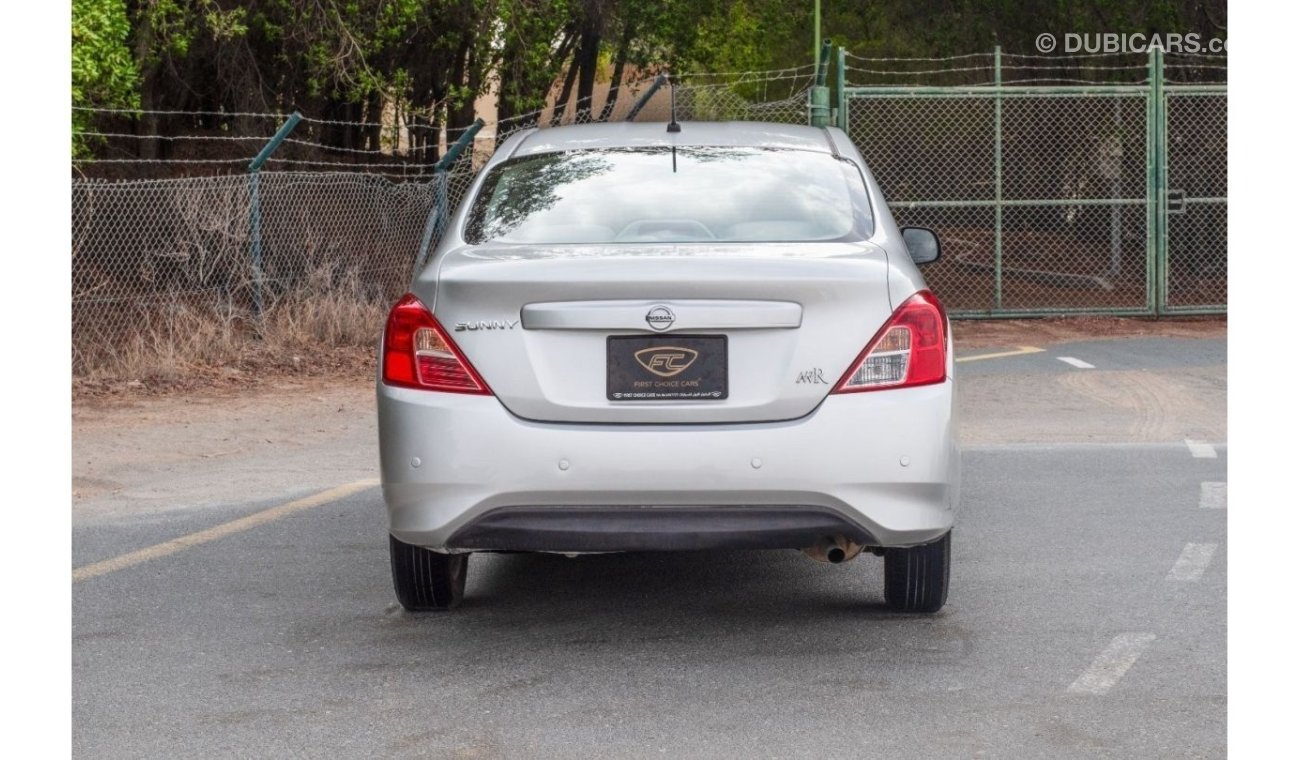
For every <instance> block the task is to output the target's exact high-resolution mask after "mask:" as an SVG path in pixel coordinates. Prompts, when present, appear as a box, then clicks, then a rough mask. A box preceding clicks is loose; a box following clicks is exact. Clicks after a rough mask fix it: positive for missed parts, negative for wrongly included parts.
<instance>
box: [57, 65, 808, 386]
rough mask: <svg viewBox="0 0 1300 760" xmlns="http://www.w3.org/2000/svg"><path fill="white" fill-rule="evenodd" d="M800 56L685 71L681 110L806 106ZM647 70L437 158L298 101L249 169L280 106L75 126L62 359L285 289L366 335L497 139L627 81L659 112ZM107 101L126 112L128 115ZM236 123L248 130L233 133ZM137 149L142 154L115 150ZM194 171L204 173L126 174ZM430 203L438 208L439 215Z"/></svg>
mask: <svg viewBox="0 0 1300 760" xmlns="http://www.w3.org/2000/svg"><path fill="white" fill-rule="evenodd" d="M811 71H812V67H811V66H808V67H804V68H803V69H792V70H787V71H780V72H763V73H759V74H749V75H740V76H718V75H697V76H695V77H683V78H682V79H683V81H682V82H680V83H679V84H678V85H677V86H676V96H677V116H678V118H679V119H681V120H706V119H707V120H721V119H747V120H758V121H781V122H787V123H806V121H807V87H808V84H809V82H810V81H811ZM649 85H650V82H642V83H638V84H636V85H629V86H626V88H625V89H626V90H627V92H626V93H623V94H622V97H620V96H619V95H620V93H618V91H617V90H615V91H613V95H614V98H613V101H612V102H608V103H607V102H606V101H608V100H609V99H610V98H609V94H605V93H602V98H601V99H600V100H597V101H595V102H594V103H592V104H591V107H589V108H588V107H585V106H587V105H588V104H586V103H581V102H574V103H570V104H568V105H567V106H566V107H564V108H556V107H555V106H554V105H552V106H551V107H549V108H548V109H545V110H543V111H539V112H536V113H530V114H525V115H523V116H519V117H515V118H512V119H509V120H505V121H502V122H500V123H495V124H489V125H487V128H485V129H483V130H482V131H481V132H480V133H479V134H478V135H477V139H472V140H471V139H467V140H465V142H466V143H467V144H468V145H469V147H468V148H467V149H466V150H464V151H463V152H461V153H459V154H458V158H456V159H455V160H453V161H451V163H450V165H448V166H444V167H441V169H442V170H438V171H435V170H434V168H433V166H432V164H431V163H429V162H424V163H421V162H420V161H419V157H418V156H416V155H414V153H415V151H408V152H407V153H405V154H403V152H402V151H401V150H399V148H400V147H401V146H402V145H404V144H406V145H409V144H410V140H411V136H410V134H397V132H398V131H397V130H393V135H394V136H393V137H391V138H390V139H389V140H388V142H389V144H390V145H391V146H392V148H390V149H389V150H387V151H382V150H381V151H367V150H360V149H342V150H340V149H338V148H335V147H333V146H328V145H325V144H323V143H321V142H320V141H319V135H321V134H323V131H324V130H327V129H329V128H331V127H336V126H339V125H338V123H336V122H328V121H323V120H315V119H312V118H310V117H307V118H303V119H302V122H303V124H304V125H305V127H304V128H303V129H302V130H301V131H294V132H291V133H290V135H291V136H290V137H289V138H288V139H286V140H284V142H283V144H282V148H281V149H280V150H279V151H277V152H276V153H275V154H274V155H273V157H272V158H271V159H270V160H269V161H267V163H266V168H265V169H263V170H261V171H259V172H256V173H250V172H247V171H246V170H245V169H246V167H248V165H249V161H250V159H251V158H252V157H253V154H254V153H255V152H256V151H257V150H258V149H259V148H261V147H262V146H263V145H264V144H265V143H267V141H268V140H269V139H270V138H271V133H273V132H275V130H276V127H277V126H279V125H280V124H281V123H282V122H283V121H284V117H282V116H279V115H273V114H165V117H166V118H168V119H170V120H172V121H173V122H176V123H182V124H189V125H193V124H200V125H209V126H210V125H212V124H218V123H220V122H221V121H222V119H224V118H227V117H229V122H228V123H226V128H224V129H219V128H211V129H209V128H208V127H204V129H197V128H196V129H195V132H196V133H195V134H188V135H171V136H162V137H156V136H155V137H151V138H149V139H151V140H153V141H155V142H161V143H162V144H163V147H164V148H165V149H166V150H164V151H162V156H163V157H159V152H158V151H157V150H154V149H150V151H145V150H143V149H141V147H140V146H138V145H136V143H137V142H141V141H142V138H139V137H137V136H135V135H133V134H131V133H129V132H126V131H105V132H101V133H88V134H84V135H82V137H84V138H86V139H87V140H89V141H98V142H99V144H101V145H102V146H105V147H104V149H103V150H101V151H100V153H101V154H102V155H101V157H100V158H98V159H97V160H93V161H84V162H82V163H80V164H78V165H74V170H75V176H74V179H73V181H72V321H73V341H72V343H73V357H72V360H73V373H74V376H85V375H88V374H93V373H97V372H105V371H107V372H108V373H110V374H111V373H112V372H113V371H114V369H115V368H119V367H121V366H123V365H125V364H129V363H131V360H137V362H136V363H137V364H138V363H139V362H138V360H139V359H141V358H143V359H144V360H145V361H146V362H147V361H148V358H149V356H150V355H151V354H160V353H164V352H166V351H172V350H175V346H176V345H177V344H178V343H180V342H183V341H182V340H181V338H180V336H179V335H178V334H179V333H181V332H189V333H195V334H196V337H195V339H194V340H191V341H189V343H190V344H191V348H190V349H189V350H190V351H191V352H192V353H195V355H193V356H190V357H180V359H181V360H182V361H184V360H186V359H187V358H189V359H194V360H199V361H201V360H203V358H204V356H203V352H204V351H206V350H208V348H209V346H205V344H211V343H217V342H220V341H221V340H229V339H230V338H231V337H232V334H233V335H235V336H236V337H237V336H238V335H243V336H245V337H249V336H255V335H258V334H260V333H263V332H265V331H266V330H267V323H268V322H270V321H273V318H280V317H278V315H279V314H281V313H286V314H288V313H291V312H292V310H291V309H288V308H284V307H285V305H290V306H292V307H295V308H296V307H301V306H302V305H303V303H304V302H305V301H308V300H313V301H317V302H321V303H324V304H325V305H326V306H325V307H324V308H320V309H314V310H312V311H311V313H312V314H313V318H324V319H330V312H331V307H333V308H332V311H334V312H337V311H341V310H348V309H353V307H355V306H357V305H360V306H361V307H362V308H360V309H359V310H355V311H356V313H357V314H358V315H360V316H361V317H362V318H363V319H365V320H367V321H366V322H365V324H364V325H363V326H362V328H361V329H364V330H365V331H366V333H365V335H364V336H363V337H362V338H361V339H362V340H363V341H365V342H366V343H369V342H371V341H372V340H373V337H374V336H373V335H371V334H370V333H373V332H374V330H375V329H377V328H376V327H375V325H376V324H378V322H377V321H376V320H375V319H374V314H375V313H379V314H380V315H381V316H380V317H379V319H382V312H383V310H384V309H386V307H387V305H388V304H390V303H391V302H392V301H394V300H396V298H398V297H399V296H400V295H401V294H402V293H403V292H404V291H405V289H406V288H407V286H408V285H409V283H410V280H411V278H412V276H413V269H414V266H415V265H416V263H417V257H418V255H419V252H420V250H421V247H422V243H423V242H425V241H427V245H428V247H429V248H431V247H433V246H435V245H436V243H437V236H438V233H440V231H441V224H443V223H445V220H446V219H447V217H449V216H450V215H451V213H452V211H453V210H454V209H455V208H456V207H457V206H458V205H459V203H460V201H461V199H462V198H463V197H464V195H465V193H466V191H467V190H468V189H469V186H470V184H471V183H472V182H473V180H474V177H475V176H476V173H477V171H478V169H479V168H480V167H481V166H482V165H483V163H484V162H485V161H486V160H487V158H488V156H490V155H491V153H492V151H493V150H494V149H495V147H496V146H497V145H499V144H500V142H501V141H503V140H505V139H506V138H507V137H509V136H510V135H511V134H514V133H516V132H518V131H520V130H523V129H532V128H534V127H542V128H546V127H551V126H559V125H564V124H573V123H583V122H590V121H596V120H605V121H620V120H623V119H625V118H626V117H627V115H628V114H629V112H630V111H631V109H632V108H633V106H634V103H635V102H636V98H634V97H632V96H633V95H637V94H643V95H646V94H649V95H650V97H648V98H646V99H645V102H644V103H642V107H641V110H640V112H639V113H638V114H637V120H638V121H666V120H667V119H668V116H669V111H670V97H671V93H670V91H669V88H667V87H664V88H661V89H659V90H658V91H657V92H653V93H647V90H648V89H649ZM107 116H108V118H109V120H110V121H111V122H113V123H114V124H116V125H117V126H116V127H115V128H116V129H119V130H121V129H125V127H122V126H121V122H122V120H123V119H125V118H126V116H127V115H125V114H122V113H119V112H111V113H108V114H107ZM231 124H234V125H242V126H244V127H245V128H247V129H250V130H253V131H256V132H259V133H260V134H258V135H241V134H230V133H229V129H228V128H229V127H230V125H231ZM361 126H364V127H373V126H374V125H368V124H363V125H361ZM208 132H213V133H214V134H208ZM462 137H464V138H473V137H475V135H474V134H472V133H471V134H466V131H465V130H452V131H450V132H449V133H446V134H443V135H441V139H442V141H443V143H444V145H445V146H446V147H444V148H443V152H446V151H447V149H448V148H450V143H454V142H456V141H457V139H458V138H462ZM155 147H156V146H155ZM146 152H149V153H150V155H149V157H143V156H140V155H136V156H134V157H128V156H127V155H126V154H129V153H135V154H142V153H146ZM194 171H200V172H204V173H205V175H206V176H181V177H171V178H156V179H122V177H129V176H131V175H133V174H135V175H139V174H144V175H145V176H157V175H158V174H182V175H185V174H189V173H191V172H194ZM235 172H239V173H235ZM96 175H98V176H96ZM440 204H441V207H442V209H443V213H441V214H435V211H437V210H438V209H439V205H440ZM259 310H260V311H261V312H264V313H261V314H259ZM280 319H281V321H283V319H285V318H280ZM287 319H298V320H299V321H301V319H302V317H294V316H290V317H287ZM213 326H216V328H217V329H210V328H213ZM309 332H310V331H309Z"/></svg>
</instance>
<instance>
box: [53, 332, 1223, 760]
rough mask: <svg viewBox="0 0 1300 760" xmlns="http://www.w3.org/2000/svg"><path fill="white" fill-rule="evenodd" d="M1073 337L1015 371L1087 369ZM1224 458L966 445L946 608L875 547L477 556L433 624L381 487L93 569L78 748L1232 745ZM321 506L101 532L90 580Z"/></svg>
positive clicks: (462, 753) (628, 750) (1154, 750)
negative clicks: (408, 599) (398, 590)
mask: <svg viewBox="0 0 1300 760" xmlns="http://www.w3.org/2000/svg"><path fill="white" fill-rule="evenodd" d="M1220 343H1221V342H1220ZM1145 350H1146V353H1147V354H1151V355H1154V354H1152V349H1149V348H1147V349H1145ZM1206 350H1210V351H1211V352H1213V350H1217V349H1212V348H1210V349H1206ZM1071 351H1073V353H1071V354H1064V353H1063V349H1060V348H1059V347H1055V348H1053V349H1052V351H1051V352H1044V354H1041V355H1035V356H1026V357H1023V358H1019V357H1016V358H1013V359H1012V361H1017V362H1018V361H1025V362H1035V363H1036V364H1035V365H1034V366H1035V367H1038V366H1039V364H1042V365H1043V367H1044V369H1043V370H1042V371H1044V372H1048V371H1055V372H1058V373H1070V372H1088V371H1089V370H1085V369H1079V368H1076V367H1074V366H1072V365H1066V364H1064V363H1062V362H1060V361H1059V360H1058V359H1057V357H1058V356H1060V355H1068V356H1072V357H1076V358H1080V359H1081V360H1083V361H1085V362H1087V361H1089V359H1084V353H1085V352H1084V351H1083V350H1082V349H1079V348H1078V347H1071ZM1157 353H1158V352H1157ZM1125 355H1126V356H1128V355H1130V354H1125ZM1192 355H1195V352H1192ZM1089 357H1090V359H1091V360H1092V361H1094V362H1096V363H1101V362H1104V361H1113V358H1111V359H1106V358H1105V357H1099V356H1095V355H1091V354H1090V355H1089ZM1207 360H1208V361H1213V357H1210V358H1209V359H1207ZM1152 361H1155V360H1154V359H1152ZM993 364H994V362H988V363H987V364H983V365H982V366H981V368H980V370H979V371H980V372H984V371H986V370H988V369H989V368H990V367H992V366H993ZM973 365H974V363H972V365H971V366H973ZM1058 365H1059V366H1058ZM962 371H965V370H962ZM1017 371H1021V370H1017ZM1033 371H1037V369H1035V370H1033ZM1045 424H1046V423H1045ZM1211 453H1212V454H1213V456H1211ZM1226 456H1227V449H1226V447H1224V446H1222V445H1219V446H1206V445H1201V444H1198V443H1196V442H1193V443H1192V444H1191V445H1188V444H1186V443H1183V442H1168V443H1143V444H1138V443H1108V444H1091V445H1088V444H1084V445H1076V444H1033V443H1029V444H996V445H983V446H974V447H968V448H966V450H965V452H964V493H963V505H962V511H961V513H960V517H959V519H958V523H957V527H956V529H955V532H954V569H953V576H952V588H951V593H950V597H949V603H948V606H947V607H946V608H945V609H944V610H943V611H942V612H941V613H940V614H938V615H934V616H908V615H897V614H893V613H890V612H888V611H887V610H886V609H885V608H884V605H883V599H882V595H881V584H882V579H881V563H880V560H879V559H877V558H874V557H870V556H866V557H862V558H859V559H857V560H855V561H853V562H850V563H847V564H844V565H839V566H831V565H824V564H818V563H815V562H813V561H811V560H809V559H807V558H806V557H804V556H803V555H802V554H800V553H798V552H732V553H724V554H718V555H703V554H659V555H655V554H635V555H607V556H590V557H580V558H576V559H566V558H563V557H553V556H533V555H475V556H474V557H473V558H472V560H471V562H470V580H469V584H468V589H467V598H466V601H465V604H464V605H463V606H462V607H461V609H459V610H457V611H455V612H453V613H450V614H429V615H420V616H411V615H408V614H406V613H404V612H401V611H400V610H399V609H398V608H397V607H396V605H395V603H394V600H393V595H392V589H391V585H390V580H389V574H388V558H387V550H386V542H385V539H384V527H385V523H384V514H383V507H382V501H381V498H380V495H379V491H378V489H377V488H373V487H372V488H366V489H363V490H359V491H358V492H356V493H354V494H352V495H350V496H346V497H343V498H340V499H336V500H332V501H326V502H324V503H322V504H320V505H318V506H311V507H308V508H303V509H300V510H298V511H292V512H288V513H285V514H284V515H283V516H282V517H280V519H273V520H266V521H265V522H264V523H262V524H260V525H258V526H256V527H254V528H252V529H249V530H245V531H242V532H230V533H229V534H228V535H221V536H220V537H216V538H213V540H210V541H207V542H205V543H199V544H194V545H186V544H183V543H182V544H172V545H170V546H171V548H170V549H169V550H168V551H172V550H174V551H172V553H165V554H164V553H157V554H158V556H151V557H150V558H148V559H145V560H144V561H141V562H139V563H138V564H133V565H129V566H122V567H115V566H114V567H111V568H110V569H109V570H107V571H105V572H103V574H100V575H96V576H94V577H83V578H82V579H81V580H77V581H74V584H73V650H72V665H73V687H72V690H73V750H74V752H75V753H76V754H77V755H78V756H84V757H92V756H93V757H160V756H165V757H277V758H279V757H319V756H331V757H376V756H398V757H403V756H410V757H577V756H581V757H587V756H612V757H646V756H668V757H794V756H799V757H819V758H823V757H824V758H837V757H850V756H855V757H918V758H935V757H971V756H981V757H983V756H987V757H1014V758H1024V757H1051V758H1060V757H1097V756H1113V757H1217V756H1222V755H1224V754H1226V736H1225V732H1226V727H1225V723H1226V714H1225V713H1226V690H1227V688H1226V651H1225V639H1226V561H1227V558H1226V526H1225V522H1226V520H1225V518H1226V510H1225V509H1224V508H1223V507H1222V504H1223V500H1222V496H1223V493H1224V491H1223V490H1221V488H1220V486H1219V485H1217V484H1221V483H1223V482H1224V481H1226V480H1227V478H1226ZM302 495H303V494H301V493H290V494H285V496H284V497H283V498H281V499H276V500H271V501H260V502H258V503H249V504H239V505H227V506H224V507H216V508H206V509H202V510H185V509H177V510H173V511H168V512H165V513H147V514H142V515H137V516H127V517H121V518H116V519H112V520H100V521H91V522H84V523H82V524H79V525H75V527H74V535H73V559H74V566H75V567H77V568H85V567H88V566H93V563H96V562H100V561H103V560H110V559H112V558H114V557H119V556H122V555H123V554H124V553H129V552H132V551H134V550H140V549H145V548H147V547H154V546H157V545H159V544H162V543H164V542H168V541H172V540H175V539H178V538H183V537H192V536H194V535H195V533H196V532H198V531H203V530H205V529H212V528H214V527H216V526H223V525H228V524H229V523H230V521H232V520H236V519H238V518H241V517H245V516H250V515H262V514H265V510H266V509H268V508H272V507H275V506H277V505H279V504H283V503H284V502H286V501H289V500H290V499H293V498H296V497H299V496H302ZM257 519H260V518H257ZM223 530H224V529H223ZM200 535H203V534H200ZM208 535H209V536H211V534H208Z"/></svg>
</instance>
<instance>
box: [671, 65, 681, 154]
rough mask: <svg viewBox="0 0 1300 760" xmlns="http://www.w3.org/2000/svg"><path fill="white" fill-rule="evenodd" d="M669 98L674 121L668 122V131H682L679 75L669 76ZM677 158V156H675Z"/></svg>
mask: <svg viewBox="0 0 1300 760" xmlns="http://www.w3.org/2000/svg"><path fill="white" fill-rule="evenodd" d="M668 98H669V100H670V101H671V102H672V112H673V113H672V117H671V118H672V121H670V122H668V131H669V132H670V133H671V132H680V131H682V125H681V124H678V123H677V77H669V78H668ZM674 158H675V156H674Z"/></svg>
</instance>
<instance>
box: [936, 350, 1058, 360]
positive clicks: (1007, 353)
mask: <svg viewBox="0 0 1300 760" xmlns="http://www.w3.org/2000/svg"><path fill="white" fill-rule="evenodd" d="M1046 350H1047V349H1045V348H1035V347H1033V346H1021V347H1019V348H1017V349H1016V350H1015V351H1003V352H1001V353H997V354H978V355H976V356H959V357H957V358H956V359H955V360H954V361H959V362H977V361H979V360H981V359H1001V358H1003V357H1006V356H1024V355H1025V354H1041V353H1042V352H1044V351H1046Z"/></svg>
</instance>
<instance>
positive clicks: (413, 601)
mask: <svg viewBox="0 0 1300 760" xmlns="http://www.w3.org/2000/svg"><path fill="white" fill-rule="evenodd" d="M388 553H389V556H390V557H391V558H392V560H393V590H394V591H396V592H397V601H399V602H401V603H402V606H403V607H405V608H406V609H407V611H409V612H424V611H427V610H450V609H454V608H455V607H456V605H458V604H460V600H461V599H463V598H464V597H465V575H466V570H467V569H468V567H469V555H468V554H439V553H438V552H431V551H429V550H428V549H425V548H423V547H420V546H412V545H411V544H408V543H405V542H402V541H398V540H397V539H396V538H393V536H391V535H390V536H389V537H388Z"/></svg>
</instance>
